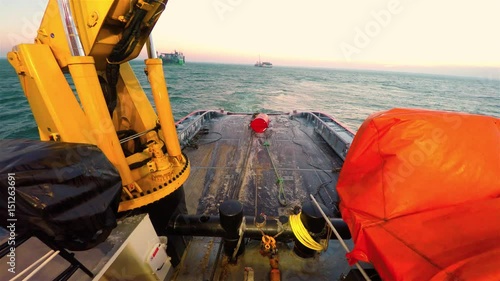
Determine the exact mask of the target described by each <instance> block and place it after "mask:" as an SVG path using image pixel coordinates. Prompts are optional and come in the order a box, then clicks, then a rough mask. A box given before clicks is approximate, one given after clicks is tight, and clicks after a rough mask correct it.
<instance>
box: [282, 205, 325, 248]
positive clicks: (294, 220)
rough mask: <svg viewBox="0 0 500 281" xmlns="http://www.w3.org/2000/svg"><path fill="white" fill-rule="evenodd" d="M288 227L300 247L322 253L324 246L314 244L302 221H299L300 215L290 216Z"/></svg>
mask: <svg viewBox="0 0 500 281" xmlns="http://www.w3.org/2000/svg"><path fill="white" fill-rule="evenodd" d="M290 227H291V228H292V231H293V234H294V235H295V237H297V240H299V242H300V243H302V245H304V246H306V247H307V248H309V249H311V250H315V251H323V250H325V249H326V248H325V246H324V245H321V244H320V243H318V242H316V241H315V240H314V239H313V238H312V237H311V235H310V234H309V232H308V231H307V229H306V228H305V226H304V225H303V224H302V221H301V220H300V213H299V214H297V215H290Z"/></svg>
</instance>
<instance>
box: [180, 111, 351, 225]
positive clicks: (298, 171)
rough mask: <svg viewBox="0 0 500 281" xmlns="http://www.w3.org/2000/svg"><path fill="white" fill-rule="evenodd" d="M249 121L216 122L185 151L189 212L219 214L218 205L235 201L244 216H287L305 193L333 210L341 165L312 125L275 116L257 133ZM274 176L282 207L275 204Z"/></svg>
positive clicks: (224, 118)
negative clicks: (281, 193)
mask: <svg viewBox="0 0 500 281" xmlns="http://www.w3.org/2000/svg"><path fill="white" fill-rule="evenodd" d="M251 118H252V116H251V115H232V116H231V115H230V116H222V117H219V118H215V119H213V120H211V121H210V122H209V123H208V124H207V125H206V126H205V129H204V130H202V132H200V133H198V134H197V137H195V140H194V141H193V142H191V143H190V145H188V146H187V147H186V148H184V150H183V151H184V153H186V154H187V156H188V158H189V160H190V163H191V174H190V176H189V178H188V180H187V181H186V183H185V184H184V189H185V192H186V201H187V205H188V212H189V213H190V214H206V215H217V214H218V205H219V204H220V203H221V202H223V201H224V200H227V199H238V200H240V201H241V202H242V203H243V205H244V214H245V215H252V216H253V215H255V214H260V213H265V214H266V215H268V216H280V215H289V214H290V210H292V209H293V208H294V207H295V206H300V205H301V202H303V201H304V200H306V199H307V198H309V194H313V195H315V196H316V198H317V199H318V200H319V202H320V203H323V204H324V205H325V206H327V207H328V208H329V209H334V208H336V202H337V195H336V192H335V188H334V187H335V185H336V182H337V178H338V174H339V171H340V168H341V166H342V162H343V161H342V159H341V158H340V157H339V156H337V154H335V152H334V151H333V150H332V149H331V148H330V147H329V146H328V145H327V144H326V143H325V141H324V140H323V139H322V138H321V137H320V136H319V135H318V134H316V133H315V132H314V130H313V127H312V126H308V125H307V123H306V122H305V120H301V118H297V117H295V118H293V119H292V118H291V117H290V116H288V115H274V116H270V120H271V121H270V127H269V128H268V129H267V130H266V131H265V132H264V133H261V134H258V133H254V132H253V131H252V130H251V129H250V128H249V127H248V124H249V123H250V121H251ZM265 143H268V144H269V146H267V147H266V146H265ZM271 159H272V161H271ZM273 163H274V165H275V167H276V170H277V174H276V172H275V170H274V168H273ZM278 177H281V178H282V179H283V190H284V194H285V198H286V200H287V202H286V203H287V204H286V205H285V206H284V205H282V204H280V202H279V201H278V184H277V181H278Z"/></svg>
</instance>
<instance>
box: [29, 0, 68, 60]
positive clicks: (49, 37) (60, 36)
mask: <svg viewBox="0 0 500 281" xmlns="http://www.w3.org/2000/svg"><path fill="white" fill-rule="evenodd" d="M35 42H36V43H41V44H44V45H47V46H49V47H50V49H51V50H52V53H53V56H54V57H55V58H56V60H57V62H58V63H59V66H60V67H61V68H62V67H66V66H67V65H68V61H67V60H68V58H70V57H71V51H70V49H69V44H68V41H67V38H66V31H65V30H64V26H63V24H62V21H61V14H60V13H59V6H58V4H57V0H49V3H48V4H47V8H46V10H45V14H44V15H43V19H42V22H41V24H40V28H39V29H38V34H37V37H36V39H35Z"/></svg>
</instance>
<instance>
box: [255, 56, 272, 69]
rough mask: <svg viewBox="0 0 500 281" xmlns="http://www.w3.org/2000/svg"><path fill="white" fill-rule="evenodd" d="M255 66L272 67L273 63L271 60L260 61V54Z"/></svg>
mask: <svg viewBox="0 0 500 281" xmlns="http://www.w3.org/2000/svg"><path fill="white" fill-rule="evenodd" d="M255 66H257V67H266V68H271V67H273V64H272V63H270V62H268V61H263V62H261V61H260V56H259V60H258V61H257V62H256V63H255Z"/></svg>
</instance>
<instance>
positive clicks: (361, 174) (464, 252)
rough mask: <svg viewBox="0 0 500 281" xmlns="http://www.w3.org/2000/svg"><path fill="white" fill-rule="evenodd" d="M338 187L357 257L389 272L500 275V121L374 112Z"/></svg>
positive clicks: (388, 276) (437, 276)
mask: <svg viewBox="0 0 500 281" xmlns="http://www.w3.org/2000/svg"><path fill="white" fill-rule="evenodd" d="M337 190H338V193H339V196H340V209H341V212H342V217H343V219H344V220H345V221H346V223H347V224H348V226H349V229H350V231H351V234H352V236H353V239H354V243H355V247H354V249H353V251H352V252H351V253H349V254H348V258H349V259H350V261H351V262H355V261H357V260H361V261H367V262H371V263H372V264H373V265H374V267H375V269H376V270H377V271H378V272H379V274H380V276H381V277H382V278H383V279H384V280H500V119H498V118H494V117H488V116H479V115H471V114H464V113H454V112H438V111H429V110H413V109H393V110H389V111H385V112H380V113H376V114H373V115H372V116H370V117H369V118H368V119H367V120H366V121H365V122H364V123H363V125H362V126H361V127H360V129H359V130H358V132H357V134H356V136H355V138H354V140H353V143H352V145H351V147H350V149H349V152H348V154H347V157H346V160H345V162H344V166H343V168H342V171H341V173H340V176H339V180H338V184H337Z"/></svg>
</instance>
